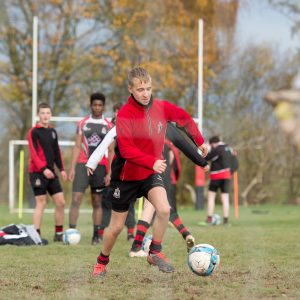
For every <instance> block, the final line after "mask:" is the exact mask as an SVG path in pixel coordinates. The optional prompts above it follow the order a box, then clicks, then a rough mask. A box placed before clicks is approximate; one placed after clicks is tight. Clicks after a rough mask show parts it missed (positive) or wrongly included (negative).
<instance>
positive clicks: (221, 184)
mask: <svg viewBox="0 0 300 300" xmlns="http://www.w3.org/2000/svg"><path fill="white" fill-rule="evenodd" d="M229 188H230V179H219V180H211V181H210V183H209V188H208V190H209V191H212V192H217V190H218V189H220V190H221V193H229Z"/></svg>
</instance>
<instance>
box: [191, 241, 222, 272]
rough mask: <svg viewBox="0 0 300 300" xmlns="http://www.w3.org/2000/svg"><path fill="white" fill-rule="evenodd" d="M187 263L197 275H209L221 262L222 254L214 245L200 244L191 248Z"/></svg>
mask: <svg viewBox="0 0 300 300" xmlns="http://www.w3.org/2000/svg"><path fill="white" fill-rule="evenodd" d="M187 263H188V266H189V268H190V269H191V271H192V272H193V273H195V274H196V275H199V276H209V275H211V274H212V273H213V271H214V270H215V269H216V268H217V266H218V265H219V264H220V255H219V253H218V251H217V249H216V248H215V247H213V246H212V245H209V244H198V245H196V246H194V247H193V248H192V249H191V250H190V252H189V254H188V260H187Z"/></svg>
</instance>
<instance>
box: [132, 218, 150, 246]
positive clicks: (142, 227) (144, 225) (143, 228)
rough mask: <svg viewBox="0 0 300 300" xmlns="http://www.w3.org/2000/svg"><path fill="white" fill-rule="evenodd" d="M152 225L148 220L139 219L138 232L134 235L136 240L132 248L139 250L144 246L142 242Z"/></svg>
mask: <svg viewBox="0 0 300 300" xmlns="http://www.w3.org/2000/svg"><path fill="white" fill-rule="evenodd" d="M149 227H150V224H149V223H148V222H146V221H143V220H139V221H138V223H137V226H136V234H135V237H134V241H133V243H132V246H131V250H132V251H134V250H138V249H140V248H141V247H142V243H143V240H144V237H145V235H146V233H147V230H148V228H149Z"/></svg>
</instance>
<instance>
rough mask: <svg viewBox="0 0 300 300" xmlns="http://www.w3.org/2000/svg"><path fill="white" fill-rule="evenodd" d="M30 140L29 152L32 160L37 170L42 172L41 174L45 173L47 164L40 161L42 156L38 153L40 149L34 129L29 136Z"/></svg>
mask: <svg viewBox="0 0 300 300" xmlns="http://www.w3.org/2000/svg"><path fill="white" fill-rule="evenodd" d="M27 139H28V146H29V152H30V156H31V159H32V161H33V163H34V164H35V166H36V167H37V169H39V170H40V172H43V171H44V170H45V169H47V163H46V162H44V161H42V160H41V159H40V156H39V155H38V153H37V149H38V136H37V134H36V133H35V131H34V128H31V129H30V130H29V132H28V134H27Z"/></svg>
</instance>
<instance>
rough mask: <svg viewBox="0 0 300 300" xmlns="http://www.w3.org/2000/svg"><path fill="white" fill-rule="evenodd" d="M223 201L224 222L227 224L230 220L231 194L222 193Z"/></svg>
mask: <svg viewBox="0 0 300 300" xmlns="http://www.w3.org/2000/svg"><path fill="white" fill-rule="evenodd" d="M221 201H222V205H223V218H224V224H227V223H228V220H229V194H228V193H222V194H221Z"/></svg>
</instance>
